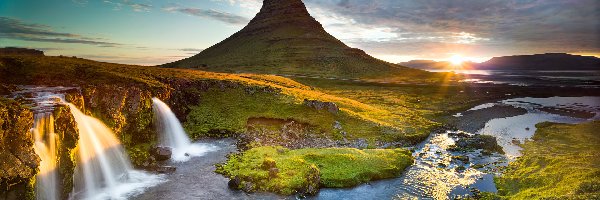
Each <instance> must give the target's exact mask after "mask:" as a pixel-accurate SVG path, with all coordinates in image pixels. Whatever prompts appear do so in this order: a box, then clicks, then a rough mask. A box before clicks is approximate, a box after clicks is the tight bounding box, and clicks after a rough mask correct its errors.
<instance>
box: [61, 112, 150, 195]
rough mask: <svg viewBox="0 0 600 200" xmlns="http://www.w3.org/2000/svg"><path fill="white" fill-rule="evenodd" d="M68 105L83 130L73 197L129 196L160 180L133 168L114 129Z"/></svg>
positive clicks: (78, 146)
mask: <svg viewBox="0 0 600 200" xmlns="http://www.w3.org/2000/svg"><path fill="white" fill-rule="evenodd" d="M68 105H69V107H70V109H71V113H72V114H73V117H74V118H75V121H76V122H77V128H78V129H79V142H78V144H77V148H78V151H77V153H78V162H77V163H78V164H77V168H76V169H75V175H74V177H73V178H74V193H73V196H72V198H73V199H125V198H126V196H129V195H132V194H134V193H138V192H141V191H140V190H141V189H143V188H145V187H150V186H153V185H155V184H157V183H158V182H160V179H161V178H160V177H159V176H156V175H149V174H146V173H143V172H140V171H136V170H133V169H132V166H131V162H130V161H129V159H128V157H127V155H126V153H125V151H124V149H123V147H122V145H121V143H120V141H119V140H118V139H117V138H116V137H115V135H114V133H113V132H112V131H111V129H110V128H108V127H107V126H106V125H104V124H103V123H102V122H101V121H100V120H98V119H96V118H94V117H91V116H88V115H85V114H83V113H82V112H81V111H80V110H79V109H78V108H77V107H76V106H75V105H73V104H70V103H69V104H68Z"/></svg>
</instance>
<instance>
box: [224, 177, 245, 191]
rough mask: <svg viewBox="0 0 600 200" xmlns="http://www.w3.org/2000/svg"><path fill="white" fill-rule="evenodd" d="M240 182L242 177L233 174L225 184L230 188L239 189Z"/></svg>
mask: <svg viewBox="0 0 600 200" xmlns="http://www.w3.org/2000/svg"><path fill="white" fill-rule="evenodd" d="M240 184H242V179H241V178H240V177H239V176H235V177H233V178H232V179H231V180H229V182H228V183H227V186H229V188H231V189H235V190H237V189H240Z"/></svg>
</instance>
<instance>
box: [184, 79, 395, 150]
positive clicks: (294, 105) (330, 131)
mask: <svg viewBox="0 0 600 200" xmlns="http://www.w3.org/2000/svg"><path fill="white" fill-rule="evenodd" d="M199 99H200V103H199V104H198V105H196V106H191V111H190V114H189V115H188V117H187V120H186V123H185V127H186V129H187V130H188V132H189V133H190V134H192V135H193V136H202V135H207V134H209V133H210V131H211V130H224V131H226V132H236V133H241V132H244V131H245V130H246V125H247V121H248V119H250V118H273V119H293V120H295V121H297V122H300V123H305V124H310V125H313V126H315V127H318V129H317V131H318V132H321V133H323V135H324V136H330V137H332V138H341V137H342V136H341V134H340V133H339V131H338V130H335V129H334V127H333V124H334V122H336V121H338V122H340V123H341V125H342V126H343V130H344V131H346V132H348V138H349V139H355V138H374V137H380V136H381V133H382V132H383V131H384V130H383V129H385V128H389V127H386V126H382V125H380V124H378V123H375V122H372V121H368V120H363V119H361V118H357V117H355V116H351V115H350V114H348V113H346V112H339V113H337V114H334V113H330V112H328V111H326V110H316V109H313V108H310V107H308V106H305V105H303V104H302V102H301V101H297V99H296V98H294V97H293V96H287V95H281V94H278V93H266V92H256V93H252V94H250V93H248V92H246V91H244V90H243V89H228V90H224V91H222V90H218V89H213V90H210V91H208V92H205V93H202V94H201V95H200V96H199ZM397 134H399V132H398V133H397Z"/></svg>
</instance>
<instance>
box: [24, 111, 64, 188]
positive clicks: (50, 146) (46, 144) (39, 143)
mask: <svg viewBox="0 0 600 200" xmlns="http://www.w3.org/2000/svg"><path fill="white" fill-rule="evenodd" d="M31 132H32V134H33V136H34V140H35V145H34V150H35V153H37V154H38V155H39V156H40V158H41V161H40V171H39V173H38V174H37V175H36V184H35V195H36V199H38V200H42V199H44V200H56V199H58V198H59V197H58V192H57V191H58V190H59V189H58V168H57V163H56V162H57V159H56V154H57V149H56V147H57V146H58V144H57V143H58V139H57V138H56V135H55V134H54V118H53V116H52V113H50V112H44V113H36V114H35V116H34V122H33V128H32V129H31Z"/></svg>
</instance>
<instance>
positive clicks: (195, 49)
mask: <svg viewBox="0 0 600 200" xmlns="http://www.w3.org/2000/svg"><path fill="white" fill-rule="evenodd" d="M178 50H179V51H193V52H201V51H204V49H197V48H183V49H178Z"/></svg>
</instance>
